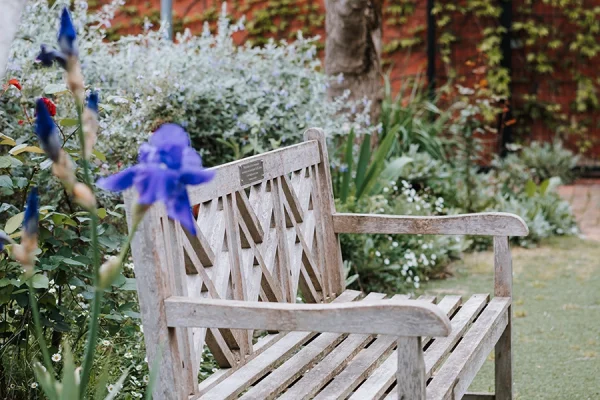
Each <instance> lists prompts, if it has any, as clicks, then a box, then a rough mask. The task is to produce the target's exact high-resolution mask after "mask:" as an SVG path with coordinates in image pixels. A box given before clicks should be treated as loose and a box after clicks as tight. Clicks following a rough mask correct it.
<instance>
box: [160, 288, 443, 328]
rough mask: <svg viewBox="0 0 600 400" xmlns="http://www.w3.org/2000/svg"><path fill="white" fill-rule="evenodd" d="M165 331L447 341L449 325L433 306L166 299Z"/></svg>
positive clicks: (416, 302) (405, 302)
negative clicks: (331, 334) (212, 330)
mask: <svg viewBox="0 0 600 400" xmlns="http://www.w3.org/2000/svg"><path fill="white" fill-rule="evenodd" d="M165 314H166V317H167V325H168V326H170V327H201V328H230V329H265V330H277V331H309V332H337V333H367V334H382V335H392V336H447V335H448V334H449V333H450V320H449V319H448V317H447V316H446V314H445V313H443V312H442V311H441V310H440V309H439V308H438V307H437V306H435V305H433V304H430V303H427V302H424V301H419V300H378V301H369V302H348V303H335V304H334V303H329V304H294V303H269V302H257V301H238V300H220V299H198V298H189V297H176V296H173V297H169V298H168V299H166V300H165Z"/></svg>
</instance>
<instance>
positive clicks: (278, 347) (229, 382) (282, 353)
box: [200, 290, 360, 400]
mask: <svg viewBox="0 0 600 400" xmlns="http://www.w3.org/2000/svg"><path fill="white" fill-rule="evenodd" d="M359 296H360V292H357V291H354V290H347V291H345V292H344V293H342V294H341V295H340V296H339V297H338V298H336V299H335V300H334V301H333V302H332V304H337V303H344V302H351V301H352V300H355V299H356V298H358V297H359ZM313 336H315V333H314V332H292V333H288V334H286V335H285V336H283V337H282V338H281V339H279V340H278V341H277V342H276V343H274V344H273V345H272V346H270V347H269V348H267V349H266V350H265V351H264V352H263V353H262V354H261V355H260V357H256V358H254V359H252V360H250V361H249V362H247V363H246V364H245V365H244V366H243V367H241V368H239V369H237V370H235V371H232V373H231V375H229V376H228V377H227V379H224V380H222V381H221V382H220V383H219V384H218V385H216V386H215V387H213V388H212V389H211V390H210V391H208V392H207V393H205V395H203V396H202V397H200V398H202V399H207V400H222V399H231V398H234V397H235V396H237V395H238V394H240V393H241V392H243V391H244V390H246V389H247V388H248V387H249V386H250V385H252V384H253V383H254V382H256V381H257V380H258V379H260V378H262V377H263V376H264V375H265V374H267V373H268V372H269V371H271V370H273V369H274V368H276V367H277V366H279V365H280V364H281V363H283V361H285V359H286V358H287V357H288V356H289V355H291V354H292V353H293V352H294V351H296V349H298V347H300V346H302V345H303V344H304V343H306V342H307V341H308V340H310V339H311V338H312V337H313Z"/></svg>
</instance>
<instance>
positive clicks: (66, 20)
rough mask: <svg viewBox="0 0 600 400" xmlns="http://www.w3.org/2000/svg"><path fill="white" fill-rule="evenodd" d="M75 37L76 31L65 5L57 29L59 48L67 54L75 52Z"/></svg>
mask: <svg viewBox="0 0 600 400" xmlns="http://www.w3.org/2000/svg"><path fill="white" fill-rule="evenodd" d="M76 38H77V33H76V32H75V27H74V26H73V21H72V20H71V14H69V10H67V7H65V8H63V10H62V14H61V15H60V29H59V31H58V46H59V47H60V50H61V51H62V52H63V53H64V54H66V55H68V56H71V55H75V54H77V48H76V47H75V39H76Z"/></svg>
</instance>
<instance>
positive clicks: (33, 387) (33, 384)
mask: <svg viewBox="0 0 600 400" xmlns="http://www.w3.org/2000/svg"><path fill="white" fill-rule="evenodd" d="M30 386H31V388H32V389H37V387H38V384H37V382H33V383H32V384H31V385H30Z"/></svg>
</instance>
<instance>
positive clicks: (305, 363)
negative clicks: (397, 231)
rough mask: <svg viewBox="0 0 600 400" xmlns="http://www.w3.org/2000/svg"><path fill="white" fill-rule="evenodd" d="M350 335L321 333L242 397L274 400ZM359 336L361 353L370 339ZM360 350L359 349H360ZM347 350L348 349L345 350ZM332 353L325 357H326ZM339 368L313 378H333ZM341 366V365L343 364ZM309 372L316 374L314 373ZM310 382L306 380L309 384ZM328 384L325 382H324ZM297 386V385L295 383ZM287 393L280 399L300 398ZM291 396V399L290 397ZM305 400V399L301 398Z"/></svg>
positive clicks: (373, 297)
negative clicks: (330, 376)
mask: <svg viewBox="0 0 600 400" xmlns="http://www.w3.org/2000/svg"><path fill="white" fill-rule="evenodd" d="M384 297H385V294H382V293H370V294H369V295H367V297H365V298H364V299H363V300H362V302H368V301H373V300H380V299H383V298H384ZM351 336H353V335H350V336H348V338H345V335H344V334H339V333H324V334H322V335H319V337H317V338H316V339H314V340H313V341H312V342H311V343H310V344H308V345H307V346H305V347H304V348H303V349H302V350H300V351H298V353H296V354H294V356H293V357H291V358H290V359H289V360H287V361H286V362H284V363H283V364H282V365H281V366H280V367H279V368H277V370H275V371H273V372H272V373H271V374H270V375H269V376H268V377H266V378H265V379H263V380H262V381H260V382H259V383H258V384H257V385H255V386H254V387H252V388H251V389H250V390H248V391H247V392H246V393H244V395H243V396H242V397H241V398H242V399H245V400H250V399H273V398H275V397H276V396H277V395H278V394H279V393H280V392H281V391H282V390H283V389H285V388H286V387H287V386H288V385H289V384H290V383H292V382H294V381H295V380H296V379H297V378H298V377H300V376H302V374H303V373H304V372H306V371H307V370H308V369H310V368H312V367H313V365H314V364H315V363H317V362H319V366H321V365H322V364H323V362H321V361H320V360H321V359H322V358H323V356H325V355H326V354H327V353H330V352H331V351H332V350H333V351H334V352H339V349H340V347H339V346H338V347H337V348H336V347H335V346H337V345H338V344H339V343H340V342H341V341H342V340H343V341H344V344H343V345H342V346H344V345H345V344H346V343H347V342H348V340H352V339H351ZM355 336H360V338H359V340H356V341H357V342H359V343H357V345H356V347H358V348H359V349H360V347H362V346H361V345H364V344H365V342H366V341H367V340H368V339H369V337H370V335H368V334H362V335H355ZM359 346H360V347H359ZM345 347H347V346H345ZM334 349H335V350H334ZM330 355H331V353H330V354H329V355H328V356H327V357H329V356H330ZM344 357H346V358H347V357H348V355H344ZM340 364H341V362H335V363H332V364H330V365H329V367H328V368H326V369H322V368H321V369H320V370H321V373H320V374H319V375H321V376H319V377H314V378H315V379H321V378H322V375H323V374H330V373H332V371H333V373H334V374H335V369H336V368H337V367H338V366H339V365H340ZM342 365H343V364H342ZM312 371H315V372H316V370H315V369H313V370H312ZM306 377H307V375H304V377H303V378H302V379H305V378H306ZM312 380H313V379H309V381H312ZM325 382H327V381H325ZM296 385H298V383H296ZM289 392H290V391H288V393H286V394H285V395H284V396H283V397H282V398H281V399H282V400H283V398H291V399H300V398H301V397H300V396H298V395H297V394H290V393H289ZM290 396H291V397H290ZM302 398H304V397H302Z"/></svg>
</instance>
